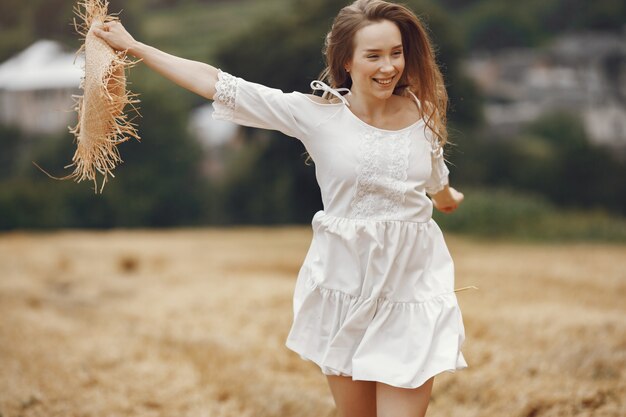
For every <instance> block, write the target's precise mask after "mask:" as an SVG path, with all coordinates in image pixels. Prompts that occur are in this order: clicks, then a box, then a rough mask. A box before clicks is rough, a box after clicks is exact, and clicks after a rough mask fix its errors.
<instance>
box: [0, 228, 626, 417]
mask: <svg viewBox="0 0 626 417" xmlns="http://www.w3.org/2000/svg"><path fill="white" fill-rule="evenodd" d="M310 237H311V233H310V228H307V227H302V228H300V227H293V228H291V227H289V228H268V229H262V228H233V229H195V230H173V231H172V230H170V231H112V232H69V231H68V232H58V233H22V232H15V233H5V234H2V235H0V413H1V416H2V417H30V416H47V417H49V416H85V417H86V416H172V417H173V416H176V417H184V416H194V417H203V416H207V417H231V416H232V417H235V416H237V417H246V416H255V417H257V416H258V417H270V416H272V417H279V416H280V417H331V416H335V415H336V414H335V411H334V407H333V402H332V397H331V395H330V392H329V390H328V387H327V385H326V380H325V378H324V377H323V375H322V374H321V373H320V371H319V369H318V368H317V367H316V366H315V365H314V364H312V363H310V362H305V361H303V360H301V359H300V358H299V356H298V355H296V354H295V353H293V352H291V351H289V350H288V349H287V348H286V347H285V346H284V341H285V338H286V336H287V333H288V331H289V327H290V324H291V319H292V311H291V297H292V292H293V288H294V283H295V278H296V275H297V273H298V269H299V266H300V263H301V262H302V260H303V259H304V255H305V253H306V250H307V248H308V244H309V240H310ZM446 241H447V242H448V245H449V248H450V251H451V252H452V255H453V257H454V259H455V263H456V272H457V276H456V287H457V288H458V287H462V286H467V285H476V286H478V287H479V290H477V291H476V290H470V291H463V292H460V293H458V294H457V296H458V299H459V303H460V304H461V308H462V309H463V317H464V321H465V325H466V336H467V339H466V342H465V345H464V350H463V352H464V354H465V357H466V359H467V361H468V363H469V368H467V369H465V370H462V371H459V372H456V373H443V374H440V375H439V376H437V377H436V378H435V385H434V389H433V397H432V401H431V404H430V406H429V411H428V416H429V417H451V416H453V417H540V416H541V417H544V416H545V417H548V416H551V417H552V416H594V417H600V416H607V417H608V416H612V417H617V416H625V415H626V301H625V300H626V247H625V246H611V245H600V244H563V245H562V244H558V245H556V244H544V245H537V244H520V243H498V244H494V243H490V242H485V241H475V240H471V239H468V238H465V237H460V236H454V235H450V234H446Z"/></svg>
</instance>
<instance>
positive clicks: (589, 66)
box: [465, 32, 626, 148]
mask: <svg viewBox="0 0 626 417" xmlns="http://www.w3.org/2000/svg"><path fill="white" fill-rule="evenodd" d="M465 68H466V71H467V73H468V74H469V75H470V77H472V78H473V79H474V80H475V81H476V82H477V84H478V85H479V87H481V89H482V90H483V92H484V93H485V96H486V106H485V117H486V119H487V124H488V125H489V127H490V128H491V129H493V130H495V131H498V132H500V133H504V134H507V133H511V134H513V133H515V132H516V131H517V130H518V129H519V128H520V127H521V126H523V125H524V124H525V123H528V122H530V121H533V120H535V119H536V118H538V117H539V116H541V115H542V114H545V113H546V112H551V111H556V110H567V111H571V112H573V113H574V114H578V115H579V116H580V117H581V118H582V120H583V121H584V124H585V128H586V130H587V132H588V134H589V136H590V139H591V140H592V141H593V142H595V143H598V144H606V145H612V146H616V147H622V148H624V147H626V32H624V33H622V34H621V35H616V34H604V33H594V32H589V33H579V34H572V35H566V36H562V37H559V38H557V39H556V40H555V41H554V42H553V43H552V44H550V45H549V46H548V47H547V48H544V49H534V48H533V49H530V48H529V49H508V50H503V51H502V52H499V53H494V54H482V55H475V56H473V57H471V58H470V59H468V60H467V61H466V65H465Z"/></svg>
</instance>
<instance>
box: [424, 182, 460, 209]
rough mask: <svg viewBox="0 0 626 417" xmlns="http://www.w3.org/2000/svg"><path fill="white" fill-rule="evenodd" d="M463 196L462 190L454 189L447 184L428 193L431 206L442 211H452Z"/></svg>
mask: <svg viewBox="0 0 626 417" xmlns="http://www.w3.org/2000/svg"><path fill="white" fill-rule="evenodd" d="M463 198H464V195H463V193H462V192H460V191H457V190H455V189H454V188H452V187H450V186H449V185H448V184H446V185H445V186H444V187H443V189H442V190H441V191H439V192H437V193H436V194H432V195H430V199H431V200H432V202H433V206H434V207H435V208H436V209H437V210H439V211H441V212H443V213H452V212H453V211H454V210H456V209H457V207H458V206H459V204H461V202H462V201H463Z"/></svg>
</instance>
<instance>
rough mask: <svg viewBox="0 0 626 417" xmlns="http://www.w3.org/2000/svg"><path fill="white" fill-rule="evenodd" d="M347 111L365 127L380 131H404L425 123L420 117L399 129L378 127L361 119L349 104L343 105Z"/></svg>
mask: <svg viewBox="0 0 626 417" xmlns="http://www.w3.org/2000/svg"><path fill="white" fill-rule="evenodd" d="M343 108H344V110H345V111H347V112H348V113H349V114H350V115H351V116H352V117H353V118H354V119H356V120H357V121H358V122H359V123H361V124H362V125H364V126H365V127H368V128H370V129H373V130H378V131H380V132H384V133H403V132H404V131H406V130H410V129H413V128H414V127H415V126H418V125H420V124H422V123H424V118H423V117H422V118H420V119H419V120H417V121H415V122H413V123H411V124H410V125H408V126H406V127H403V128H401V129H397V130H390V129H383V128H382V127H376V126H374V125H371V124H369V123H367V122H366V121H365V120H363V119H361V118H360V117H359V116H357V115H356V114H354V113H352V110H350V108H349V107H348V106H344V107H343Z"/></svg>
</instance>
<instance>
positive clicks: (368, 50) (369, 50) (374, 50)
mask: <svg viewBox="0 0 626 417" xmlns="http://www.w3.org/2000/svg"><path fill="white" fill-rule="evenodd" d="M398 48H402V44H400V45H396V46H394V47H393V48H391V49H398ZM379 51H382V49H366V50H365V52H379Z"/></svg>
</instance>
